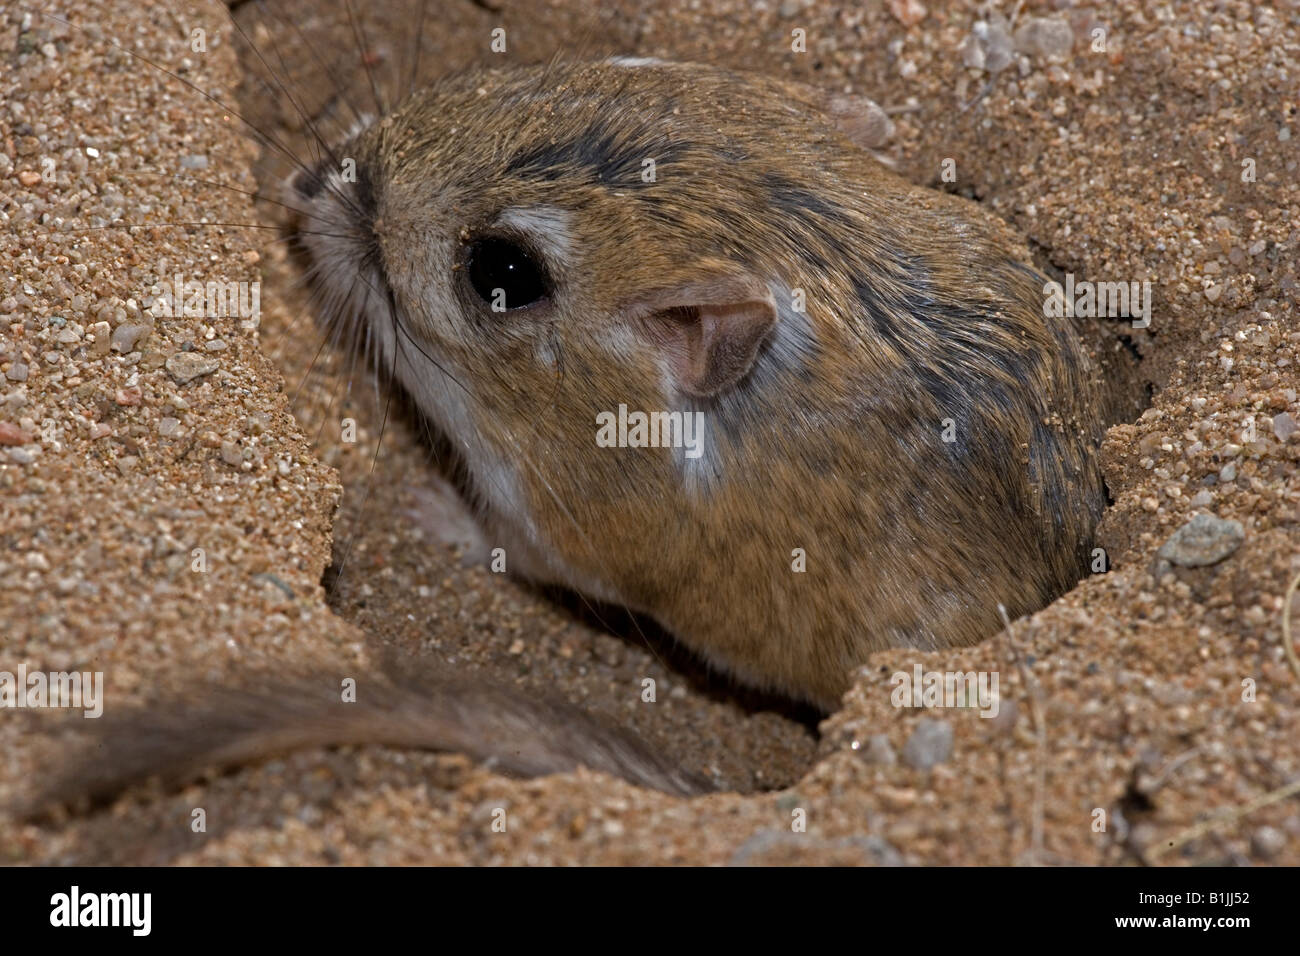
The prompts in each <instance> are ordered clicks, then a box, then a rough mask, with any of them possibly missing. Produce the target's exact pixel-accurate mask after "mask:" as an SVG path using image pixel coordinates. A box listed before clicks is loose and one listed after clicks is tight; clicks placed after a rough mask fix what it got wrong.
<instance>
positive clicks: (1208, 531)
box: [1157, 514, 1246, 568]
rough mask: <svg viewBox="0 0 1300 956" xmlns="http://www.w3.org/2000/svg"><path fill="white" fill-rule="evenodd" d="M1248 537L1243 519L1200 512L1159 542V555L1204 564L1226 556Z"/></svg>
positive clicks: (1196, 565) (1182, 564)
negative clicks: (1232, 518)
mask: <svg viewBox="0 0 1300 956" xmlns="http://www.w3.org/2000/svg"><path fill="white" fill-rule="evenodd" d="M1245 538H1246V529H1245V528H1243V527H1242V526H1241V522H1240V521H1233V520H1231V519H1226V520H1225V519H1223V518H1216V517H1215V516H1214V515H1211V514H1198V515H1197V516H1196V517H1194V518H1193V519H1192V520H1191V521H1189V522H1187V524H1185V525H1183V526H1182V527H1181V528H1179V529H1178V530H1177V531H1175V532H1174V533H1173V535H1172V536H1171V537H1170V538H1169V540H1168V541H1166V542H1165V543H1164V544H1163V545H1161V546H1160V550H1159V551H1158V552H1157V554H1158V555H1159V557H1161V558H1163V559H1164V560H1166V561H1169V562H1170V563H1172V564H1176V565H1178V566H1179V567H1184V568H1203V567H1207V566H1208V565H1211V564H1217V563H1219V562H1220V561H1222V560H1223V559H1224V558H1226V557H1227V556H1228V555H1230V554H1232V552H1234V551H1236V550H1237V548H1239V547H1241V542H1242V541H1244V540H1245Z"/></svg>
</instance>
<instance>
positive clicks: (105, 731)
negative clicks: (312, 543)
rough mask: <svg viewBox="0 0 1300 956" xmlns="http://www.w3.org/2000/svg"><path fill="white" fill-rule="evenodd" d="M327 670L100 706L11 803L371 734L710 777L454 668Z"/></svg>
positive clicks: (668, 783)
mask: <svg viewBox="0 0 1300 956" xmlns="http://www.w3.org/2000/svg"><path fill="white" fill-rule="evenodd" d="M339 687H340V685H339V678H338V675H337V674H325V673H320V674H314V675H300V676H296V677H293V678H284V677H271V676H266V677H254V678H252V679H251V680H249V681H246V682H245V683H244V684H243V686H241V687H239V688H230V687H201V688H195V689H193V690H192V691H191V692H189V693H186V694H183V695H177V696H175V697H173V698H170V699H168V700H166V701H164V702H162V703H160V704H158V705H155V706H151V707H147V708H137V709H132V710H130V711H125V712H120V713H118V714H109V713H106V714H105V715H104V716H103V717H101V718H99V719H98V720H96V721H93V722H82V721H78V722H77V723H78V725H80V727H81V728H84V727H85V726H86V724H91V723H93V726H91V727H90V733H91V735H92V739H91V741H90V743H89V745H88V746H86V747H85V748H84V750H82V751H81V752H80V754H79V755H77V756H75V757H73V758H72V759H71V760H70V761H69V762H68V763H66V764H65V765H64V766H63V767H61V768H59V769H57V770H56V771H55V775H54V779H53V780H52V781H50V782H49V783H48V784H46V785H44V786H43V787H42V788H41V789H40V790H39V791H38V792H37V793H35V794H34V795H33V796H32V797H31V798H30V799H29V800H28V801H27V802H25V803H24V805H23V806H22V807H20V808H19V813H20V814H21V815H22V816H23V817H26V818H32V817H39V816H42V815H44V814H47V813H48V812H50V811H51V810H52V809H53V808H54V807H56V806H63V805H75V804H84V803H86V802H89V803H91V804H101V803H104V802H106V801H109V800H111V799H113V798H114V797H116V796H118V795H119V794H121V793H122V792H123V791H124V790H126V789H127V788H128V787H130V786H132V785H134V784H137V783H141V782H144V781H146V780H150V779H157V780H159V781H160V782H161V783H162V784H163V785H164V786H166V787H169V788H175V787H179V786H181V785H182V784H185V783H187V782H189V781H191V780H193V779H195V778H196V777H198V776H200V775H201V774H202V773H204V772H205V771H208V770H212V769H218V770H226V769H230V768H233V767H236V766H239V765H241V764H246V763H249V762H252V761H256V760H260V759H263V758H266V757H270V756H273V755H276V754H283V753H286V752H289V751H293V750H299V749H303V748H308V747H319V746H338V745H344V744H382V745H387V746H392V747H405V748H411V749H417V750H433V751H450V752H458V753H463V754H466V755H467V756H469V757H471V758H472V759H474V760H477V761H480V762H483V763H485V764H487V765H489V766H491V767H492V768H493V769H494V770H497V771H499V772H501V773H504V774H507V775H510V776H517V777H535V776H542V775H545V774H552V773H562V772H565V771H569V770H573V769H574V768H576V767H578V766H584V767H587V768H589V769H591V770H597V771H602V772H605V773H609V774H613V775H615V776H618V777H621V778H623V779H624V780H627V781H629V782H631V783H635V784H638V785H640V786H644V787H649V788H652V789H655V790H661V791H664V792H666V793H671V794H678V795H691V794H697V793H704V792H708V791H710V790H712V789H714V788H713V787H712V786H710V785H709V783H708V782H707V781H705V780H704V779H703V778H701V777H698V776H696V775H695V774H692V773H690V772H689V771H686V770H683V769H682V768H680V767H674V766H672V765H671V764H669V763H668V762H667V761H666V760H664V759H663V758H662V757H660V756H659V755H657V754H656V753H655V752H654V751H652V750H651V749H650V748H649V747H648V746H647V745H646V744H645V743H644V742H643V741H642V740H641V739H640V738H639V737H637V736H636V735H635V734H633V733H631V732H630V731H628V730H626V729H624V728H622V727H618V726H616V725H613V724H610V723H607V722H605V721H602V720H600V719H598V718H597V717H595V716H593V715H591V714H589V713H587V712H586V711H584V710H581V709H579V708H577V707H574V706H573V705H571V704H567V703H559V702H548V701H543V700H538V699H533V698H530V697H528V696H526V694H525V693H524V692H522V691H519V690H516V689H513V688H504V687H499V686H496V685H493V684H488V683H482V682H475V681H470V680H466V679H464V678H460V677H457V678H455V679H446V678H440V679H434V680H432V681H427V680H425V681H420V682H419V684H418V686H417V685H416V683H415V682H414V681H410V682H408V681H406V680H400V679H399V680H394V679H391V678H363V679H361V680H359V681H358V684H357V694H356V697H357V699H356V701H355V702H352V703H345V702H343V701H341V700H340V691H339Z"/></svg>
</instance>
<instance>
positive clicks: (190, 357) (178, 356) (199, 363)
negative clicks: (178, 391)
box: [165, 352, 221, 385]
mask: <svg viewBox="0 0 1300 956" xmlns="http://www.w3.org/2000/svg"><path fill="white" fill-rule="evenodd" d="M165 364H166V366H167V371H168V372H169V373H170V374H171V377H172V378H174V379H176V381H178V382H180V383H181V384H182V385H184V384H186V383H187V382H192V381H194V379H196V378H200V377H202V376H204V375H210V374H212V373H213V372H215V371H216V370H217V369H218V368H220V367H221V363H220V362H219V361H217V360H216V359H214V358H213V357H212V356H210V355H200V354H199V353H197V352H176V353H175V354H173V355H169V356H167V362H166V363H165Z"/></svg>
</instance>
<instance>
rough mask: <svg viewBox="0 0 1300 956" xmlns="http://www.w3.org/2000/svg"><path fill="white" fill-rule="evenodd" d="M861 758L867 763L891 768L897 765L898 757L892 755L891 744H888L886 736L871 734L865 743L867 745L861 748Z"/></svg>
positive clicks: (892, 748)
mask: <svg viewBox="0 0 1300 956" xmlns="http://www.w3.org/2000/svg"><path fill="white" fill-rule="evenodd" d="M862 758H863V759H864V760H866V761H867V763H874V764H880V765H881V766H885V767H892V766H893V765H894V764H896V763H898V756H897V755H896V754H895V753H894V747H893V744H891V743H890V742H889V737H888V735H886V734H872V735H871V737H870V739H869V740H868V741H867V745H866V746H865V747H864V748H862Z"/></svg>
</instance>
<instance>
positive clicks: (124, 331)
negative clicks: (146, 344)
mask: <svg viewBox="0 0 1300 956" xmlns="http://www.w3.org/2000/svg"><path fill="white" fill-rule="evenodd" d="M151 331H153V330H152V329H150V328H149V326H147V325H119V326H118V327H117V328H116V329H114V330H113V337H112V346H113V351H114V352H121V353H123V354H125V353H127V352H134V351H135V347H136V345H138V344H139V343H140V342H141V341H143V340H144V339H146V338H148V336H149V333H150V332H151Z"/></svg>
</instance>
